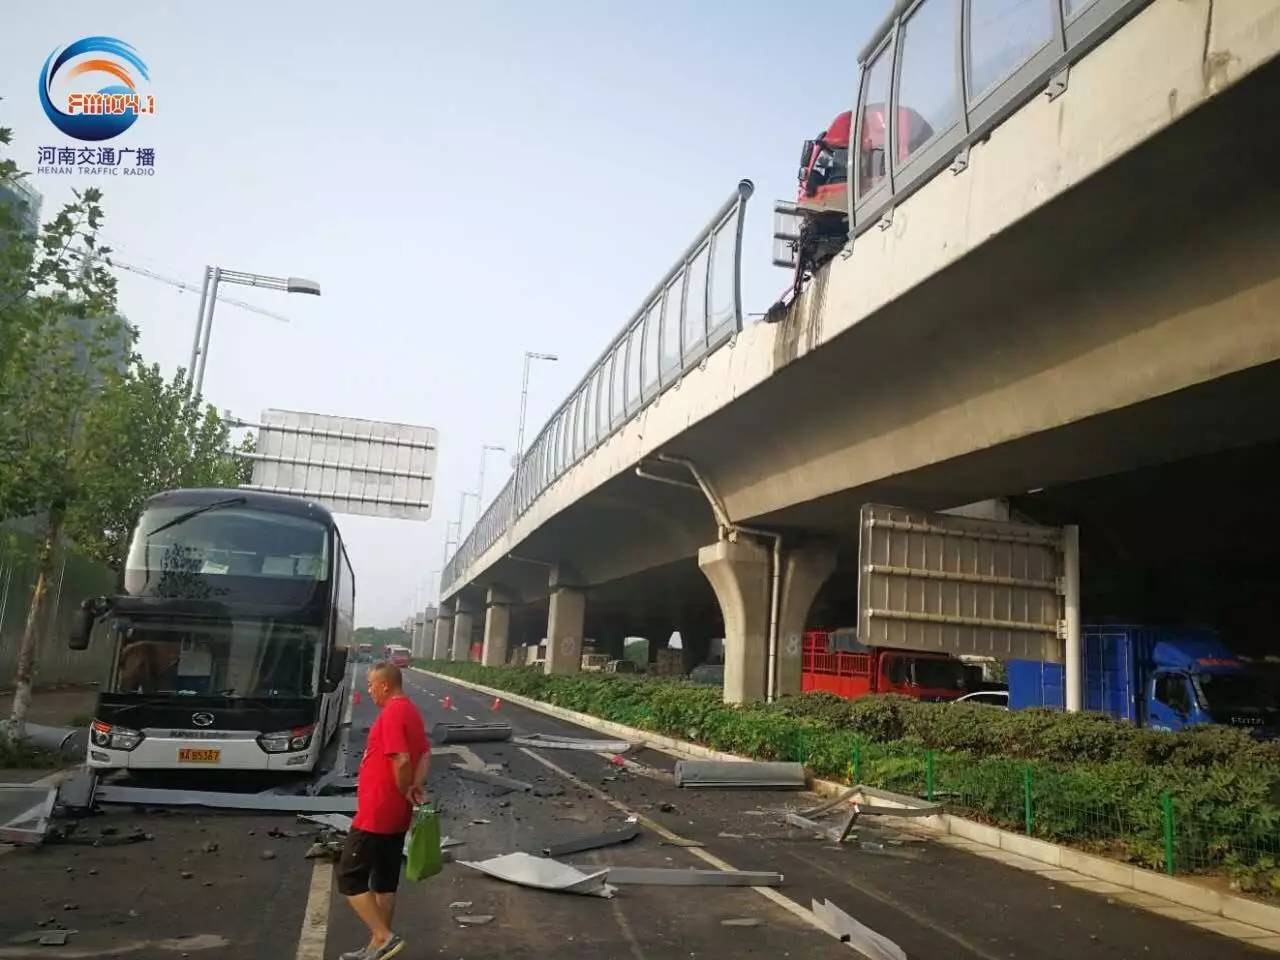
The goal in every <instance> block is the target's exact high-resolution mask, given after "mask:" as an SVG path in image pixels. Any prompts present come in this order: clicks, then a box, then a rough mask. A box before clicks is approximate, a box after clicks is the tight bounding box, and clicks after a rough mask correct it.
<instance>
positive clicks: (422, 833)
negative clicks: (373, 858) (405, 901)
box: [404, 803, 444, 880]
mask: <svg viewBox="0 0 1280 960" xmlns="http://www.w3.org/2000/svg"><path fill="white" fill-rule="evenodd" d="M405 859H406V862H405V865H404V875H405V876H406V877H408V878H409V879H410V880H425V879H427V877H434V876H435V875H436V874H437V873H439V872H440V871H441V870H442V869H444V858H443V857H441V856H440V817H439V816H438V815H437V814H436V809H435V807H433V806H431V804H429V803H424V804H423V805H422V806H420V807H414V810H413V823H412V824H411V825H410V826H409V844H408V851H407V853H406V855H405Z"/></svg>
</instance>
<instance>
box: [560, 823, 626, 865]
mask: <svg viewBox="0 0 1280 960" xmlns="http://www.w3.org/2000/svg"><path fill="white" fill-rule="evenodd" d="M638 836H640V828H639V827H638V826H627V827H623V828H622V829H621V830H609V831H607V832H605V833H598V834H595V835H594V836H590V837H579V838H578V839H576V840H566V841H564V842H563V843H553V844H551V845H549V846H546V847H543V848H542V853H543V856H547V857H551V858H553V859H554V858H555V857H566V856H568V855H569V854H571V853H582V852H583V851H584V850H598V849H600V848H601V847H612V846H613V845H614V844H618V843H627V842H629V841H631V840H634V839H635V838H636V837H638Z"/></svg>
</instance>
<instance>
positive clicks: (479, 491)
mask: <svg viewBox="0 0 1280 960" xmlns="http://www.w3.org/2000/svg"><path fill="white" fill-rule="evenodd" d="M504 450H506V448H505V447H500V446H498V445H497V444H494V443H486V444H485V445H484V446H483V447H481V448H480V482H479V483H478V484H476V522H477V523H479V522H480V511H481V510H482V509H483V508H484V464H485V460H486V456H487V454H489V453H493V452H496V453H502V452H503V451H504Z"/></svg>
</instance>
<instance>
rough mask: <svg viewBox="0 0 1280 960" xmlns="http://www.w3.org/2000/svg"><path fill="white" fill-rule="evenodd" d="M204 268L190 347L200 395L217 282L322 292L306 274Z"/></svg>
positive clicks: (195, 385) (196, 390)
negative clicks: (286, 274)
mask: <svg viewBox="0 0 1280 960" xmlns="http://www.w3.org/2000/svg"><path fill="white" fill-rule="evenodd" d="M204 269H205V275H204V288H203V289H202V291H201V293H200V316H199V318H198V319H197V322H196V335H195V340H194V342H193V343H192V347H191V366H192V381H191V385H192V394H193V395H194V396H196V397H199V396H200V392H201V390H202V389H203V387H204V368H205V363H206V361H208V359H209V337H210V336H211V335H212V333H213V308H214V305H215V304H216V303H217V302H218V284H220V283H223V282H226V283H239V284H242V285H243V286H246V287H263V288H266V289H268V290H282V291H284V292H285V293H308V294H311V295H312V296H314V297H318V296H320V284H318V283H316V282H315V281H314V280H307V279H306V278H304V277H268V276H264V275H263V274H260V273H243V272H241V271H239V270H223V269H222V268H221V267H205V268H204ZM206 304H207V309H206ZM197 358H198V360H197ZM197 362H198V364H199V366H198V367H197Z"/></svg>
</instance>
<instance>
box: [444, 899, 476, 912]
mask: <svg viewBox="0 0 1280 960" xmlns="http://www.w3.org/2000/svg"><path fill="white" fill-rule="evenodd" d="M474 905H475V902H474V901H472V900H455V901H453V903H451V904H449V909H450V910H470V909H471V908H472V907H473V906H474Z"/></svg>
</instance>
